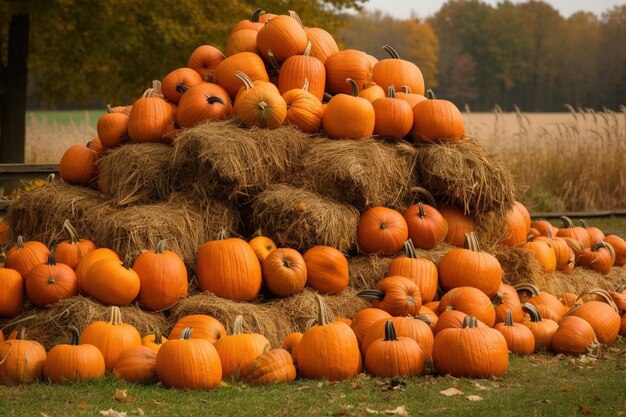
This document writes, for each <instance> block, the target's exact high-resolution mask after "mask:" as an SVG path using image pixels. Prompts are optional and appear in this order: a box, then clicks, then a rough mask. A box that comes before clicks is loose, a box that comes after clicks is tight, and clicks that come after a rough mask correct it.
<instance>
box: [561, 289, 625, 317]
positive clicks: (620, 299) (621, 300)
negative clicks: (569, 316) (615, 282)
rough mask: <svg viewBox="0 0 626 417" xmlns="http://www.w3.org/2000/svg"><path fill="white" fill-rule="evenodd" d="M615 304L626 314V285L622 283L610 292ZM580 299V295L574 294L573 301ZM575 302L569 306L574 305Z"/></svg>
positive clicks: (619, 311) (620, 312)
mask: <svg viewBox="0 0 626 417" xmlns="http://www.w3.org/2000/svg"><path fill="white" fill-rule="evenodd" d="M609 295H610V296H611V298H612V299H613V302H614V303H615V306H616V307H617V310H618V313H619V314H624V312H626V285H621V286H619V287H617V288H616V289H615V291H612V292H611V293H610V294H609ZM577 300H578V296H576V295H574V299H573V302H576V301H577ZM572 306H573V303H572V304H571V305H570V306H569V307H572Z"/></svg>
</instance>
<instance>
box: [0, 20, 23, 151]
mask: <svg viewBox="0 0 626 417" xmlns="http://www.w3.org/2000/svg"><path fill="white" fill-rule="evenodd" d="M29 28H30V15H29V14H18V15H13V16H12V17H11V25H10V27H9V47H8V60H7V65H6V67H3V68H2V71H1V74H2V80H1V82H2V86H1V87H0V163H23V162H24V142H25V141H24V139H25V134H26V85H27V79H28V66H27V64H28V32H29Z"/></svg>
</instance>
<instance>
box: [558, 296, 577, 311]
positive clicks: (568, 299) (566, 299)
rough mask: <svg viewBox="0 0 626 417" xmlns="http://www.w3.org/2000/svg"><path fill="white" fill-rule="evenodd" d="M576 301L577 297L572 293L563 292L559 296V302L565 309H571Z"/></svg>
mask: <svg viewBox="0 0 626 417" xmlns="http://www.w3.org/2000/svg"><path fill="white" fill-rule="evenodd" d="M577 299H578V295H576V294H574V293H573V292H563V293H561V295H559V300H560V301H561V303H563V305H564V306H565V307H569V308H572V307H573V306H574V303H575V302H576V300H577Z"/></svg>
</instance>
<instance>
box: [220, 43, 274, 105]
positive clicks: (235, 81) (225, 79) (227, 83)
mask: <svg viewBox="0 0 626 417" xmlns="http://www.w3.org/2000/svg"><path fill="white" fill-rule="evenodd" d="M238 71H239V72H242V71H243V72H245V74H246V75H247V76H248V78H249V79H251V80H252V81H257V80H261V81H269V80H270V78H269V76H268V75H267V70H266V69H265V64H264V63H263V60H262V59H261V57H260V56H258V55H257V54H255V53H252V52H239V53H236V54H234V55H231V56H229V57H228V58H226V59H225V60H224V61H223V62H221V63H220V64H219V65H218V66H217V67H216V68H215V83H216V84H219V85H220V86H221V87H222V88H224V89H225V90H226V91H228V94H229V95H230V98H231V99H232V100H234V99H235V97H236V96H237V92H238V91H239V89H240V88H241V79H240V78H239V77H237V75H236V74H237V72H238Z"/></svg>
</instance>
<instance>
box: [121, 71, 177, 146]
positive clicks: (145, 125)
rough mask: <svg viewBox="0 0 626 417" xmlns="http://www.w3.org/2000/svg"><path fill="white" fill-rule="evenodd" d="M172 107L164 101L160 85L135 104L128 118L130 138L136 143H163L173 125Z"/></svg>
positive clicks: (150, 89)
mask: <svg viewBox="0 0 626 417" xmlns="http://www.w3.org/2000/svg"><path fill="white" fill-rule="evenodd" d="M172 120H173V116H172V107H171V106H170V104H169V103H168V102H166V101H165V100H164V99H163V95H162V94H161V91H160V87H159V83H158V82H155V87H153V88H148V89H147V90H146V91H145V92H144V93H143V95H142V96H141V97H140V98H139V99H137V100H136V101H135V102H134V103H133V107H132V108H131V110H130V115H129V116H128V137H130V140H131V141H133V142H136V143H143V142H162V141H163V136H164V135H165V134H166V133H167V132H168V129H169V128H170V125H171V123H172Z"/></svg>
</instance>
